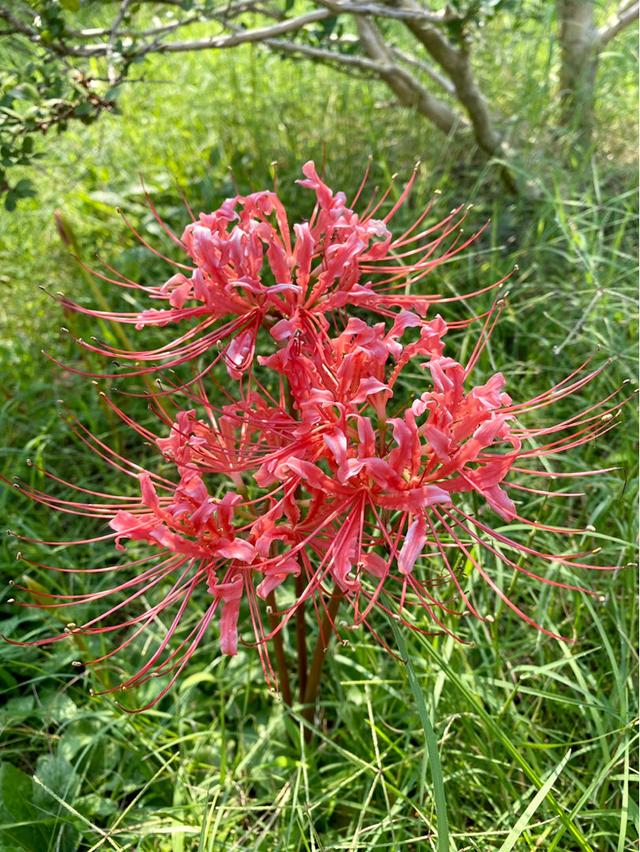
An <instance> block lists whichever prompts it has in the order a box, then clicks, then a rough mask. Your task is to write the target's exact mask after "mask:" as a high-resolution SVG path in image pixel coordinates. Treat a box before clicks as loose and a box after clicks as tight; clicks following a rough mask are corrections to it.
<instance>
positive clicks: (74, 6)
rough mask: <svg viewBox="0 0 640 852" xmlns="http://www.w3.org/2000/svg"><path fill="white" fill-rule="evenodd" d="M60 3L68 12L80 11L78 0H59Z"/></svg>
mask: <svg viewBox="0 0 640 852" xmlns="http://www.w3.org/2000/svg"><path fill="white" fill-rule="evenodd" d="M60 5H61V6H62V8H63V9H66V10H67V11H68V12H79V11H80V0H60Z"/></svg>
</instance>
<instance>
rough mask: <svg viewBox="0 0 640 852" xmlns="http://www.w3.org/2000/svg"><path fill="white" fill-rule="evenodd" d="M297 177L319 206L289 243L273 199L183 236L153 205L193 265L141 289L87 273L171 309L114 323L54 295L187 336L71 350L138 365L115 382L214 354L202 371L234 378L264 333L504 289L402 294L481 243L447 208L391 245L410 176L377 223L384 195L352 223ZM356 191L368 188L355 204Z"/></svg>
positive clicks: (341, 203)
mask: <svg viewBox="0 0 640 852" xmlns="http://www.w3.org/2000/svg"><path fill="white" fill-rule="evenodd" d="M303 173H304V175H305V178H306V179H305V180H301V181H299V183H300V184H301V185H302V186H304V187H308V188H310V189H312V190H313V191H314V192H315V195H316V205H315V208H314V210H313V213H312V215H311V218H310V219H309V221H308V222H303V223H297V224H294V226H293V233H292V231H291V229H290V226H289V222H288V219H287V214H286V211H285V209H284V207H283V205H282V202H281V201H280V199H279V198H278V196H277V195H276V193H274V192H269V191H264V192H257V193H253V194H252V195H248V196H241V195H238V196H235V197H234V198H228V199H227V200H226V201H225V202H224V203H223V204H222V205H221V206H220V207H219V208H218V210H216V211H214V212H213V213H209V214H205V213H201V214H200V216H199V218H198V220H197V221H196V220H194V221H193V222H192V223H191V224H189V225H187V227H186V228H185V230H184V233H183V235H182V237H181V238H178V237H176V236H175V235H174V234H173V233H171V231H170V230H169V229H168V228H167V226H166V225H165V224H164V223H163V222H162V220H161V219H160V217H159V216H158V214H157V212H156V211H155V208H154V207H153V205H152V204H151V201H149V203H150V205H151V209H152V211H153V213H154V215H155V216H156V218H157V219H158V221H159V222H161V224H162V225H163V227H164V229H165V231H166V232H167V233H168V234H169V236H170V237H171V238H172V239H173V241H174V242H175V243H177V245H178V246H180V248H181V249H183V250H184V251H185V252H186V253H187V254H188V256H189V258H190V259H191V261H192V265H185V264H182V263H178V264H175V263H174V262H173V261H171V260H170V259H169V258H165V259H166V260H167V262H169V263H173V264H174V265H177V266H178V267H179V268H180V270H181V271H178V272H177V273H176V274H174V275H173V276H172V277H171V278H169V280H168V281H166V282H165V283H164V284H162V285H160V286H143V285H141V284H137V283H136V282H134V281H131V280H129V279H126V278H123V277H122V276H120V275H119V274H118V273H117V272H116V271H115V270H113V269H112V268H111V267H108V271H110V272H111V276H110V275H106V274H103V273H99V272H95V274H96V275H98V277H99V278H101V279H102V280H104V281H106V282H108V283H111V284H115V285H118V286H120V287H124V288H126V289H129V290H135V291H137V292H138V293H140V294H141V295H145V296H146V297H148V298H149V299H150V300H152V301H153V302H156V303H158V302H160V303H165V304H168V307H166V308H146V309H143V310H140V311H132V312H128V313H121V312H115V311H99V310H94V309H90V308H85V307H83V306H81V305H79V304H77V303H75V302H73V301H71V300H70V299H68V298H66V297H60V301H61V304H62V305H63V307H65V308H66V309H70V310H74V311H78V312H80V313H84V314H88V315H89V316H93V317H96V318H100V319H106V320H111V321H114V322H119V323H125V324H131V325H134V326H135V327H136V329H138V330H140V329H142V328H144V327H145V326H159V327H162V326H168V325H174V324H178V323H179V324H181V325H182V324H185V323H186V324H187V325H188V328H187V329H186V330H185V331H182V332H181V333H180V334H179V335H178V336H177V337H175V338H174V339H173V340H171V341H170V342H169V343H166V344H164V345H162V346H160V347H157V348H155V349H149V350H140V351H135V352H134V351H129V350H127V349H122V348H116V347H112V346H110V345H108V344H106V343H101V342H99V341H97V340H92V341H85V340H78V343H80V345H81V346H83V347H84V348H85V349H87V350H89V351H92V352H97V353H100V354H102V355H107V356H109V357H114V358H116V359H117V360H118V362H127V361H129V362H138V365H137V366H135V367H132V368H131V369H129V370H127V371H124V372H123V371H122V370H119V371H118V372H117V373H116V374H113V376H116V375H117V376H118V377H122V376H125V375H141V374H146V373H150V372H153V371H155V370H158V369H161V368H167V367H176V366H178V365H179V364H182V363H185V362H187V361H192V360H194V359H197V358H200V357H201V356H206V357H207V358H210V357H211V351H212V350H213V351H216V355H215V356H214V358H213V360H210V361H209V362H208V364H207V366H206V367H205V371H208V370H210V369H211V368H212V367H213V365H214V364H215V363H217V361H218V360H223V361H224V363H225V364H226V367H227V369H228V371H229V374H230V375H231V376H232V377H233V378H239V377H240V375H241V374H242V373H243V372H245V371H246V370H247V369H248V368H249V367H250V365H251V363H252V361H253V358H254V354H255V347H256V340H257V336H258V333H259V330H260V328H262V327H265V328H267V329H270V330H271V334H272V335H273V337H274V338H275V339H276V340H277V341H280V340H281V339H282V337H283V336H284V335H286V336H295V335H298V334H303V335H309V334H314V333H317V332H318V331H319V330H321V331H326V329H327V322H328V318H329V316H331V317H332V318H333V319H334V321H335V320H338V321H339V319H340V315H341V314H340V312H341V311H342V309H344V308H345V307H348V306H357V307H359V308H363V309H366V310H368V311H372V312H375V313H378V314H381V315H383V316H387V315H389V313H390V311H391V310H392V309H394V308H398V307H411V308H412V310H414V311H418V312H419V313H420V314H421V315H424V313H425V312H426V310H427V309H428V307H429V306H431V305H433V304H435V303H442V302H453V301H460V300H463V299H467V298H470V297H472V296H474V295H479V294H481V293H484V292H486V291H487V290H490V289H492V288H494V287H499V286H500V285H501V284H502V283H503V282H497V283H496V284H492V285H490V286H489V287H484V288H481V289H479V290H478V291H476V292H475V293H468V294H465V295H463V296H451V297H447V298H443V297H440V296H438V295H435V294H428V295H416V294H415V293H412V294H409V292H408V290H409V287H412V286H413V285H415V284H416V283H418V282H420V281H422V279H423V278H424V277H425V276H426V275H428V274H429V273H430V272H431V271H432V270H433V269H434V268H435V267H437V266H439V265H441V264H443V263H445V262H446V261H448V260H450V259H451V258H453V257H454V256H455V255H457V254H458V253H459V252H460V251H462V250H463V249H464V248H465V247H466V246H468V245H469V244H470V243H471V242H472V241H473V240H474V239H475V238H476V236H477V234H474V235H472V236H470V237H468V238H465V239H463V238H462V233H461V229H460V226H461V224H462V222H463V221H464V218H465V215H466V214H465V211H464V208H462V207H459V208H457V209H455V210H453V211H452V212H451V213H450V214H449V215H448V216H446V217H445V218H444V219H443V220H442V221H440V222H438V223H437V224H434V225H430V226H428V227H427V226H425V224H424V222H425V219H426V218H427V216H428V214H429V212H430V207H427V208H426V210H425V211H424V212H423V213H422V214H421V216H420V217H419V218H418V219H417V221H416V222H414V223H413V225H411V227H409V228H408V229H406V230H405V231H403V233H401V234H400V235H399V236H396V237H394V236H393V235H392V234H391V231H390V230H389V227H388V226H389V224H390V222H391V220H392V219H393V217H394V216H395V214H396V213H397V212H398V210H399V209H400V208H401V207H402V205H403V204H404V202H405V201H406V199H407V197H408V195H409V193H410V190H411V188H412V185H413V182H414V179H415V172H414V174H413V175H412V177H411V179H410V180H409V181H408V183H407V184H406V186H405V187H404V189H403V191H402V192H401V194H400V196H399V198H398V200H397V201H396V203H395V204H394V205H393V206H392V207H391V209H390V210H389V211H388V212H387V213H386V214H385V215H384V216H383V217H382V218H374V216H375V215H376V214H378V211H379V210H380V209H381V206H382V205H383V204H384V203H385V201H386V200H387V198H388V195H389V193H390V191H391V187H390V188H389V190H387V192H386V193H384V194H383V196H382V197H381V198H380V199H379V200H377V201H372V202H371V203H370V204H369V205H368V206H367V208H366V210H365V211H364V212H363V213H362V214H360V215H359V214H357V213H355V212H354V211H353V210H352V209H351V208H350V207H348V206H347V203H346V197H345V195H344V193H342V192H337V193H333V192H332V190H330V189H329V187H327V186H326V184H324V183H323V182H322V180H321V179H320V178H319V177H318V175H317V172H316V169H315V166H314V164H313V162H308V163H306V165H305V166H304V167H303ZM365 180H366V176H365ZM363 186H364V181H363V185H362V186H361V189H360V191H359V192H358V195H357V196H356V199H355V200H354V202H355V201H357V200H358V197H359V196H360V194H361V191H362V188H363ZM133 230H134V233H135V234H136V236H137V237H138V238H139V239H140V240H141V241H142V242H143V243H144V245H147V247H148V248H150V249H151V246H148V244H147V243H146V242H145V241H144V240H143V239H142V237H140V235H139V234H138V232H137V231H135V229H133ZM152 250H153V249H152ZM153 251H155V250H153ZM155 253H156V254H157V253H158V252H155ZM112 276H116V277H112ZM192 321H195V325H194V324H193V322H192ZM73 371H75V372H80V373H82V371H80V370H73ZM94 375H95V374H94ZM201 375H202V374H201Z"/></svg>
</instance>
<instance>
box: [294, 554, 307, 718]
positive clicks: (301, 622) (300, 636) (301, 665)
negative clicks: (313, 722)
mask: <svg viewBox="0 0 640 852" xmlns="http://www.w3.org/2000/svg"><path fill="white" fill-rule="evenodd" d="M304 588H305V580H304V576H303V574H302V571H301V572H300V573H299V574H298V576H297V577H296V597H297V598H298V600H300V598H301V596H302V593H303V592H304ZM304 605H305V602H304V601H302V603H299V604H298V608H297V610H296V645H297V651H298V695H299V697H300V701H301V702H302V701H304V694H305V691H306V689H307V630H306V624H305V618H304Z"/></svg>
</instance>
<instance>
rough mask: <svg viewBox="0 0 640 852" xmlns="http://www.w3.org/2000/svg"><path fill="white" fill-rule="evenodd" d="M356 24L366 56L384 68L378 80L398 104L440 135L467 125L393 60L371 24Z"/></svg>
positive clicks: (358, 21)
mask: <svg viewBox="0 0 640 852" xmlns="http://www.w3.org/2000/svg"><path fill="white" fill-rule="evenodd" d="M356 25H357V27H358V33H359V35H360V43H361V44H362V47H363V48H364V50H365V53H367V55H368V56H369V57H370V58H371V59H373V60H374V61H375V62H377V63H379V64H381V65H382V66H383V67H384V69H385V70H384V71H380V77H381V78H382V79H383V80H384V82H385V83H386V84H387V86H389V88H390V89H391V90H392V92H393V93H394V94H395V96H396V97H397V99H398V100H399V101H400V103H401V104H403V105H404V106H407V107H413V108H414V109H416V110H417V111H418V112H419V113H420V114H421V115H424V116H425V117H426V118H428V119H429V121H431V122H433V124H435V125H436V127H438V128H439V129H440V130H442V132H443V133H447V134H451V133H455V132H456V131H459V130H461V129H463V128H464V127H465V125H466V122H465V121H464V119H463V118H462V117H461V116H460V115H458V113H456V112H455V111H454V110H453V109H451V107H450V106H449V105H448V104H446V103H445V102H444V101H441V100H440V99H439V98H436V97H435V95H432V94H431V92H430V91H429V90H428V89H425V87H424V86H423V85H422V84H421V83H420V82H419V81H418V80H416V78H415V77H413V76H412V75H411V74H410V73H409V72H408V71H406V70H405V69H404V68H401V67H400V66H399V65H397V64H396V63H395V62H394V61H393V54H392V52H391V49H390V48H389V46H388V45H387V44H386V43H385V41H384V39H383V37H382V34H381V33H380V30H379V29H378V27H377V26H376V25H375V24H374V23H373V21H370V20H369V19H368V18H365V17H358V18H357V19H356Z"/></svg>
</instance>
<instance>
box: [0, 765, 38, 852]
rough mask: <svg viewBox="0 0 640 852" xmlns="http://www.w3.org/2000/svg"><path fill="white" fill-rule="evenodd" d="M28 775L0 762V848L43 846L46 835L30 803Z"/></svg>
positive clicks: (30, 782)
mask: <svg viewBox="0 0 640 852" xmlns="http://www.w3.org/2000/svg"><path fill="white" fill-rule="evenodd" d="M32 798H33V782H32V780H31V778H30V777H29V776H28V775H26V774H25V773H24V772H22V770H21V769H17V768H16V767H15V766H13V765H12V764H11V763H2V764H0V848H1V849H5V848H7V846H8V844H10V843H11V844H13V846H14V848H15V847H16V846H17V847H19V848H20V849H25V850H27V852H33V850H35V849H47V848H48V843H49V837H48V834H47V833H46V832H45V830H44V828H43V827H42V826H41V825H40V824H39V819H38V815H37V813H36V810H35V808H34V806H33V802H32Z"/></svg>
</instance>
